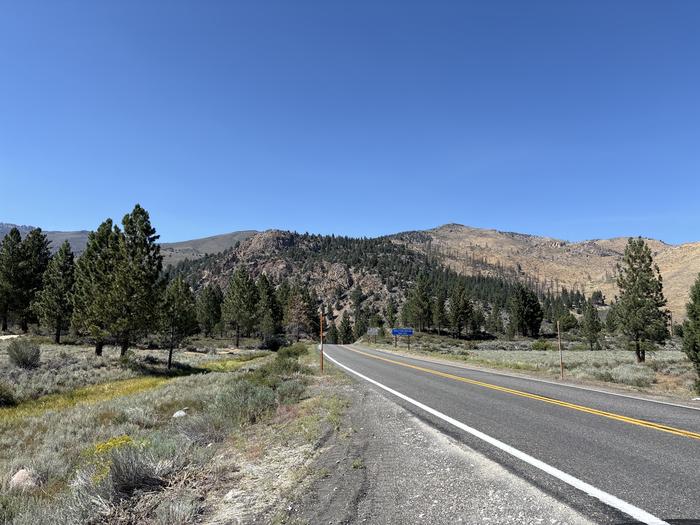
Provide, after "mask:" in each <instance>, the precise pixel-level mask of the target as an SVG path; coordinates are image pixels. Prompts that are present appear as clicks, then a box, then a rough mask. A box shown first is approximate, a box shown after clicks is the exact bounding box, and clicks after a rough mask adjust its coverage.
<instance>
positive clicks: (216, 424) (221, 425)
mask: <svg viewBox="0 0 700 525" xmlns="http://www.w3.org/2000/svg"><path fill="white" fill-rule="evenodd" d="M229 426H230V424H228V422H227V421H226V420H225V418H223V417H221V414H216V413H214V414H212V413H204V414H197V415H194V416H187V417H183V418H180V419H179V420H178V422H177V429H178V431H179V432H180V434H182V435H183V436H185V437H186V438H187V439H188V440H189V441H191V442H192V443H196V444H198V445H208V444H209V443H219V442H221V441H223V440H224V439H226V436H227V435H228V432H229Z"/></svg>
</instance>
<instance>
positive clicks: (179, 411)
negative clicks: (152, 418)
mask: <svg viewBox="0 0 700 525" xmlns="http://www.w3.org/2000/svg"><path fill="white" fill-rule="evenodd" d="M186 410H187V409H186V408H183V409H182V410H178V411H177V412H175V413H174V414H173V417H174V418H178V417H185V416H186V415H187V412H185V411H186Z"/></svg>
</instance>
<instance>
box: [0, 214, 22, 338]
mask: <svg viewBox="0 0 700 525" xmlns="http://www.w3.org/2000/svg"><path fill="white" fill-rule="evenodd" d="M22 256H23V254H22V236H21V235H20V233H19V230H18V229H17V228H12V229H11V230H10V231H9V232H8V233H7V235H5V238H4V239H3V240H2V244H0V317H1V318H2V319H1V321H2V331H3V332H6V331H7V328H8V320H9V315H10V311H12V310H14V309H15V308H16V306H17V304H18V302H19V296H20V283H21V277H20V276H21V274H20V271H21V264H22Z"/></svg>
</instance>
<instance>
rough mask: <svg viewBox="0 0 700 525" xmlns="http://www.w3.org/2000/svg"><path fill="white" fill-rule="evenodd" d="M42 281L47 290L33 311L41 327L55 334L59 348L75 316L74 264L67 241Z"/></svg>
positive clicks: (37, 299) (42, 290) (43, 289)
mask: <svg viewBox="0 0 700 525" xmlns="http://www.w3.org/2000/svg"><path fill="white" fill-rule="evenodd" d="M43 281H44V287H43V288H42V289H41V290H40V291H39V293H37V295H36V298H35V300H34V302H33V303H32V310H33V311H34V313H35V314H36V316H37V317H38V318H39V320H40V321H41V323H42V324H44V325H46V326H48V327H50V328H51V329H52V330H53V332H54V341H55V342H56V344H60V343H61V330H64V329H65V328H66V327H67V326H68V323H69V322H70V318H71V315H72V313H73V307H72V305H71V302H70V296H71V294H72V293H73V285H74V284H75V262H74V258H73V252H72V251H71V248H70V243H69V242H68V241H65V242H64V243H63V244H62V245H61V247H60V248H59V250H58V252H57V253H56V255H54V256H53V257H52V258H51V260H50V261H49V265H48V267H47V269H46V272H44V278H43Z"/></svg>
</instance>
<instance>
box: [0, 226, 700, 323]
mask: <svg viewBox="0 0 700 525" xmlns="http://www.w3.org/2000/svg"><path fill="white" fill-rule="evenodd" d="M12 226H14V225H9V224H6V223H0V237H3V236H4V235H5V234H6V233H7V231H9V228H10V227H12ZM21 228H22V229H23V230H24V232H25V233H26V232H27V231H29V230H30V229H31V228H32V227H31V226H22V227H21ZM284 233H285V232H284V230H266V231H264V232H260V231H257V230H244V231H239V232H230V233H225V234H219V235H212V236H208V237H203V238H199V239H191V240H185V241H179V242H173V243H163V244H162V245H161V247H162V252H163V255H164V263H165V265H169V264H170V265H176V264H177V263H179V262H181V261H184V260H185V259H189V260H199V259H202V258H205V257H206V256H207V255H211V254H217V253H221V252H224V251H226V250H229V249H232V248H234V247H235V246H237V245H238V243H241V242H245V241H251V242H250V246H246V247H245V249H246V257H250V258H251V259H255V260H258V261H260V260H262V259H263V258H264V257H265V254H268V255H269V254H271V253H272V252H271V245H270V243H271V242H282V243H283V244H284V242H283V241H284V239H285V238H286V237H285V235H284ZM46 234H47V236H48V237H49V239H50V240H51V241H52V248H53V249H57V248H58V246H59V245H60V243H61V242H63V240H64V239H68V240H69V241H71V245H73V247H74V250H75V251H76V252H80V251H82V249H84V246H85V242H86V240H87V234H88V232H87V231H77V232H58V231H47V232H46ZM341 237H342V236H341ZM376 239H389V240H391V242H393V243H397V244H401V245H403V246H404V247H406V248H408V249H410V250H415V251H418V252H420V253H422V254H425V255H429V256H434V257H436V258H438V259H439V260H440V262H441V263H442V264H444V265H446V266H447V267H449V268H451V269H452V270H455V271H457V272H458V273H460V274H463V275H489V276H506V277H510V278H515V279H520V280H526V281H528V282H529V283H530V284H531V285H533V286H534V287H535V288H536V289H538V290H539V291H541V292H547V291H551V292H555V293H556V292H557V291H559V290H561V288H567V289H569V290H580V291H582V292H584V293H586V295H590V294H591V293H593V292H594V291H596V290H600V291H602V292H603V293H604V294H605V295H606V296H607V298H608V300H612V299H613V298H614V297H615V295H616V294H617V285H616V282H615V280H616V279H615V278H616V273H617V272H616V266H617V264H618V263H619V262H620V261H621V259H622V255H623V253H624V248H625V245H626V244H627V240H628V238H627V237H613V238H610V239H589V240H584V241H567V240H563V239H557V238H554V237H547V236H539V235H533V234H527V233H519V232H506V231H500V230H497V229H492V228H491V229H487V228H475V227H471V226H466V225H463V224H458V223H448V224H443V225H441V226H437V227H435V228H431V229H428V230H407V231H404V232H398V233H395V234H389V235H384V236H380V237H377V238H376ZM645 240H646V241H647V243H648V244H649V246H650V247H651V250H652V252H653V254H654V258H655V261H656V263H657V264H658V265H659V268H660V270H661V274H662V277H663V279H664V291H665V293H666V296H667V298H668V306H669V309H670V310H671V311H672V313H673V315H674V318H675V319H677V320H679V319H682V318H683V317H685V304H686V302H687V300H688V295H689V291H690V288H691V286H692V284H693V282H694V281H695V279H696V278H697V276H698V274H700V241H698V242H690V243H684V244H669V243H666V242H664V241H661V240H657V239H651V238H645ZM285 242H289V241H288V240H287V241H285ZM281 248H282V249H284V248H285V246H281ZM277 264H279V261H278V263H277ZM213 271H216V269H214V270H213ZM220 271H222V272H223V274H228V269H226V270H225V269H220ZM334 271H336V272H338V271H339V269H338V268H337V267H336V268H335V270H334Z"/></svg>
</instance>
